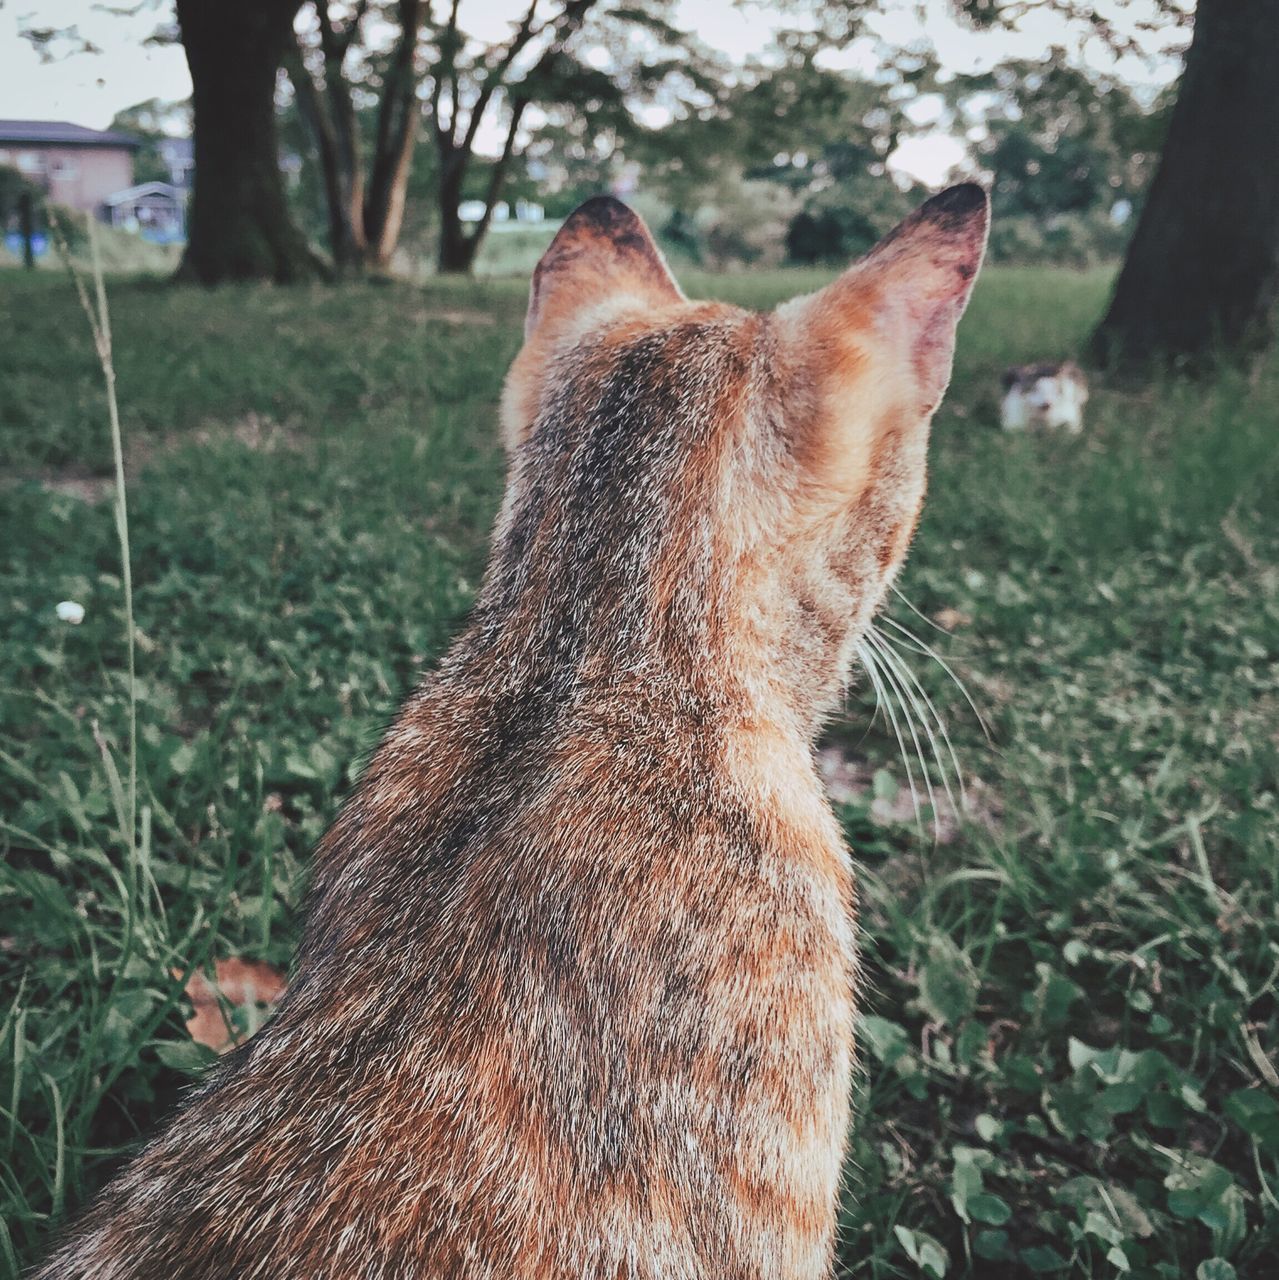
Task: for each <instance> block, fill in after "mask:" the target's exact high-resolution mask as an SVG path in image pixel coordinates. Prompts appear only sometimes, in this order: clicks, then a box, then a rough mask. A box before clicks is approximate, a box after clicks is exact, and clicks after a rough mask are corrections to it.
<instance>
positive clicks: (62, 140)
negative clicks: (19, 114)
mask: <svg viewBox="0 0 1279 1280" xmlns="http://www.w3.org/2000/svg"><path fill="white" fill-rule="evenodd" d="M5 142H27V143H31V144H34V145H36V146H39V145H41V144H43V145H46V146H47V145H49V144H51V143H56V144H58V145H59V146H64V147H68V146H69V147H140V146H141V145H142V143H141V141H140V140H139V139H137V138H135V137H134V136H133V135H132V134H131V133H117V132H115V131H113V130H110V129H86V128H85V127H84V125H82V124H71V123H70V121H67V120H0V143H5Z"/></svg>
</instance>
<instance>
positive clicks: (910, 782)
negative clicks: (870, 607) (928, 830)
mask: <svg viewBox="0 0 1279 1280" xmlns="http://www.w3.org/2000/svg"><path fill="white" fill-rule="evenodd" d="M869 634H870V633H869V632H867V635H869ZM856 648H857V656H858V657H859V658H860V659H861V662H862V666H863V667H865V669H866V674H867V675H868V676H869V677H870V680H871V683H872V684H873V685H874V686H875V697H876V700H877V701H882V702H883V704H884V710H885V711H886V712H887V714H888V723H889V724H890V725H891V726H892V730H893V736H894V737H895V738H896V739H897V750H898V752H899V753H900V755H901V761H902V765H903V767H904V768H905V770H906V784H907V786H908V787H909V788H910V799H911V804H912V806H913V807H914V810H915V823H916V825H917V826H918V827H919V829H920V834H921V835H922V834H923V826H924V824H923V819H922V817H921V816H920V809H919V792H918V791H917V790H916V788H915V775H914V772H913V770H912V769H911V767H910V753H909V752H908V751H907V750H906V739H905V738H903V737H902V731H901V726H900V724H899V723H898V720H897V713H896V712H895V711H894V710H893V699H892V696H891V690H890V687H889V686H888V684H887V683H886V680H885V676H884V672H883V670H882V669H881V667H880V665H879V659H878V657H877V656H876V654H875V650H874V648H873V647H872V646H871V645H870V644H868V643H867V642H866V637H865V636H863V637H862V639H861V640H859V641H858V642H857V646H856Z"/></svg>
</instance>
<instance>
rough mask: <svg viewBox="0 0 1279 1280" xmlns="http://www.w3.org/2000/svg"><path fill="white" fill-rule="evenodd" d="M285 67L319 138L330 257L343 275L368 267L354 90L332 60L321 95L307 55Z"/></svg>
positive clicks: (294, 55) (295, 55)
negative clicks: (351, 92)
mask: <svg viewBox="0 0 1279 1280" xmlns="http://www.w3.org/2000/svg"><path fill="white" fill-rule="evenodd" d="M284 65H285V67H286V68H287V70H288V73H289V79H290V80H291V81H292V82H293V91H294V93H295V95H296V97H297V104H298V111H299V112H300V113H301V115H302V118H303V119H304V120H305V121H306V123H307V126H308V128H309V129H310V130H311V134H312V136H313V137H314V138H315V146H316V151H317V153H318V155H319V160H320V172H321V174H322V175H323V178H324V205H325V209H326V210H327V212H328V215H329V252H330V253H331V254H332V256H333V268H334V270H335V271H336V272H337V274H338V275H345V274H348V273H350V272H358V271H360V270H361V269H362V268H363V266H364V256H365V250H366V247H367V246H366V243H365V239H364V173H363V170H362V168H361V163H360V151H359V132H358V129H357V128H356V124H355V119H354V117H355V109H354V105H353V103H352V102H351V94H350V89H349V87H348V85H347V83H346V81H345V79H344V78H343V76H342V67H341V60H340V59H339V60H338V62H337V65H336V67H335V66H334V65H333V60H332V59H329V58H326V67H325V88H324V93H323V94H321V93H320V90H319V88H318V87H317V85H316V83H315V81H314V79H312V76H311V72H310V71H309V69H308V68H307V66H306V63H305V60H304V59H303V57H302V54H301V51H300V50H298V49H296V48H294V49H292V50H290V51H289V52H288V53H286V55H285V59H284Z"/></svg>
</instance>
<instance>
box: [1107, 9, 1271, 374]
mask: <svg viewBox="0 0 1279 1280" xmlns="http://www.w3.org/2000/svg"><path fill="white" fill-rule="evenodd" d="M1277 84H1279V0H1199V6H1198V10H1197V13H1196V16H1195V30H1194V39H1193V40H1192V42H1191V46H1190V50H1189V53H1188V54H1187V57H1186V69H1185V72H1184V73H1183V75H1182V80H1181V87H1180V90H1179V92H1178V95H1177V103H1176V106H1175V108H1174V109H1173V114H1172V119H1171V121H1170V122H1169V128H1168V141H1167V143H1166V145H1165V147H1164V153H1163V158H1162V159H1161V161H1160V164H1159V169H1158V172H1157V173H1156V174H1155V179H1154V182H1153V183H1152V184H1151V188H1150V193H1149V195H1148V197H1147V199H1146V204H1145V207H1144V209H1143V210H1142V213H1141V217H1140V219H1139V220H1138V223H1137V229H1136V231H1135V233H1134V234H1133V239H1132V243H1131V245H1130V247H1129V250H1128V256H1127V259H1126V260H1125V262H1124V266H1123V270H1122V271H1121V272H1120V275H1119V280H1118V282H1117V284H1116V286H1115V292H1114V296H1113V298H1112V300H1111V303H1110V309H1109V311H1108V312H1107V313H1106V317H1105V319H1104V320H1102V322H1101V324H1100V325H1099V326H1098V328H1097V330H1096V332H1095V333H1094V334H1093V336H1092V341H1091V346H1090V352H1089V354H1090V357H1091V358H1092V359H1093V360H1094V361H1095V362H1096V363H1098V364H1101V365H1103V366H1106V367H1110V368H1114V369H1117V370H1120V371H1128V372H1133V373H1140V372H1143V371H1149V370H1150V369H1152V368H1157V367H1159V366H1167V365H1173V366H1176V367H1180V368H1183V369H1185V370H1187V371H1189V372H1195V371H1200V370H1206V369H1210V368H1211V367H1212V366H1213V364H1214V362H1215V360H1216V359H1217V358H1226V359H1229V360H1234V361H1239V362H1246V361H1248V360H1249V359H1250V358H1251V357H1253V356H1255V355H1256V354H1257V353H1259V352H1260V351H1261V350H1263V349H1264V348H1265V346H1266V345H1267V343H1268V342H1269V340H1270V336H1271V321H1272V314H1271V313H1272V311H1273V309H1274V303H1275V298H1276V294H1277V292H1279V91H1276V85H1277Z"/></svg>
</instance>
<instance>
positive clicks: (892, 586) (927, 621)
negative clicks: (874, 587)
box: [888, 582, 950, 636]
mask: <svg viewBox="0 0 1279 1280" xmlns="http://www.w3.org/2000/svg"><path fill="white" fill-rule="evenodd" d="M888 589H889V590H890V591H891V592H892V593H893V595H895V596H896V597H897V598H898V600H900V601H901V602H902V604H904V605H905V606H906V608H908V609H909V610H910V611H911V613H913V614H914V615H915V617H917V618H918V619H919V620H920V622H922V623H923V624H924V626H926V627H932V629H933V630H934V631H936V632H938V633H940V634H941V635H944V636H945V635H949V634H950V632H949V631H947V630H946V628H945V627H942V626H938V624H937V623H935V622H934V621H933V620H932V619H931V618H930V617H929V616H928V615H927V614H926V613H924V612H922V611H921V610H920V609H919V608H918V607H917V606H916V605H914V604H912V603H911V601H910V600H908V599H907V598H906V595H905V593H904V592H903V591H902V589H901V588H900V587H899V586H898V585H897V584H896V583H895V582H891V583H889V585H888Z"/></svg>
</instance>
